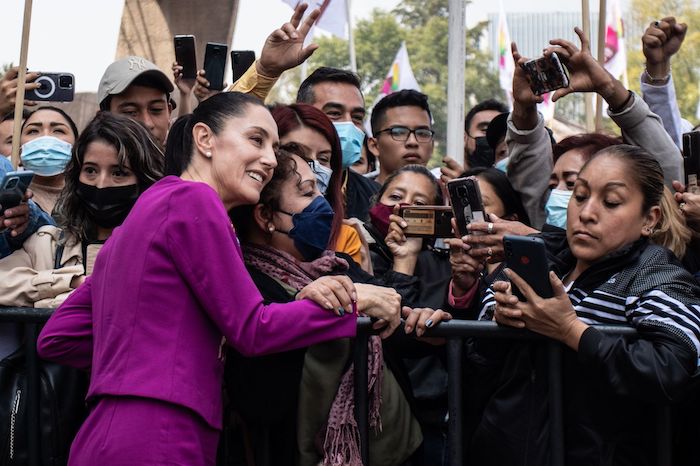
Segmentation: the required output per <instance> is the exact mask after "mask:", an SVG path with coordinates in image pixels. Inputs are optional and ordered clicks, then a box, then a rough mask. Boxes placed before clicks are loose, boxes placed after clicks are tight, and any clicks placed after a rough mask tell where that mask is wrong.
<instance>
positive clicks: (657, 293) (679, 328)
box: [627, 289, 700, 366]
mask: <svg viewBox="0 0 700 466" xmlns="http://www.w3.org/2000/svg"><path fill="white" fill-rule="evenodd" d="M627 309H628V311H627V313H628V316H629V318H630V319H631V321H632V324H633V325H634V326H635V327H638V328H643V327H644V326H646V325H649V326H654V327H656V328H665V329H666V330H668V331H669V332H670V333H672V334H674V335H676V336H677V337H678V338H679V340H680V341H682V342H684V343H685V344H686V345H688V346H689V347H690V348H692V349H693V350H694V351H695V353H696V355H698V366H700V305H698V304H694V303H688V304H686V303H684V302H681V301H680V300H679V299H676V298H673V297H671V296H669V295H668V294H667V293H666V292H664V291H662V290H659V289H655V290H651V291H648V292H647V293H645V294H643V295H642V296H640V297H639V298H636V297H629V298H628V299H627Z"/></svg>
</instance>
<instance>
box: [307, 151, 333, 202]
mask: <svg viewBox="0 0 700 466" xmlns="http://www.w3.org/2000/svg"><path fill="white" fill-rule="evenodd" d="M311 170H313V172H314V175H315V176H316V187H317V188H318V190H319V191H321V194H323V195H324V196H325V195H326V191H328V184H329V183H330V182H331V175H333V170H331V169H330V168H328V167H324V166H323V165H321V164H320V163H319V161H318V160H312V161H311Z"/></svg>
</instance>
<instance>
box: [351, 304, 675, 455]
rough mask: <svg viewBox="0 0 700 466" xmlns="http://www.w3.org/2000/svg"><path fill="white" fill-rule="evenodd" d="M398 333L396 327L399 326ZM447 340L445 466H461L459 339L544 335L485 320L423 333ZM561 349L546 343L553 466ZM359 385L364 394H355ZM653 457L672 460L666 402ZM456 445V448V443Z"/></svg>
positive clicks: (559, 441) (361, 328) (623, 330)
mask: <svg viewBox="0 0 700 466" xmlns="http://www.w3.org/2000/svg"><path fill="white" fill-rule="evenodd" d="M595 327H596V329H598V330H599V331H601V332H603V333H610V334H615V335H627V336H630V335H635V334H636V333H637V331H636V330H635V329H634V328H632V327H628V326H623V325H596V326H595ZM398 331H400V329H399V330H398ZM369 332H371V322H370V320H369V318H366V317H361V318H360V319H358V332H357V333H358V339H359V338H360V335H361V334H362V335H363V338H366V336H364V335H367V334H368V333H369ZM428 335H429V336H431V337H443V338H447V339H448V341H447V374H448V380H449V382H448V389H447V390H448V392H447V393H448V413H449V420H448V439H449V447H450V452H449V464H450V466H463V464H464V457H463V455H464V452H463V443H464V442H463V438H462V416H461V414H462V393H463V391H462V352H463V344H464V339H466V338H472V337H476V338H495V339H517V340H540V341H541V340H546V337H544V336H542V335H538V334H536V333H534V332H531V331H529V330H524V329H516V328H512V327H502V326H499V325H498V324H496V323H495V322H490V321H473V320H452V321H449V322H442V323H441V324H440V325H439V326H437V327H435V328H432V329H430V330H428V331H427V332H426V336H428ZM362 347H363V345H356V347H355V352H356V356H355V358H356V359H355V361H356V366H355V368H356V370H355V377H356V378H362V379H363V380H364V384H361V383H358V382H357V381H356V383H355V394H356V397H357V398H356V400H358V402H357V403H356V408H357V410H358V416H357V423H358V427H359V430H360V441H361V442H365V441H366V440H365V439H367V438H368V436H367V434H365V435H364V436H363V434H362V433H363V432H368V430H367V429H368V425H367V411H366V410H367V403H366V397H367V393H366V392H367V382H366V380H367V373H366V369H365V371H364V373H360V369H359V366H358V365H357V361H358V358H359V357H360V356H358V354H359V353H360V352H361V351H362ZM366 347H367V345H366V344H365V345H364V348H365V350H364V352H363V353H364V358H365V359H366V358H367V355H366V353H367V350H366ZM562 352H563V348H562V346H561V344H560V343H558V342H556V341H550V342H549V344H548V365H549V409H550V413H551V414H550V424H551V429H550V443H551V445H550V452H551V455H552V461H551V463H552V465H553V466H558V465H563V464H564V452H565V444H564V414H563V412H564V411H563V407H564V400H565V398H564V393H563V385H562V354H563V353H562ZM362 387H364V392H365V393H364V394H362V393H361V392H360V390H362ZM363 398H364V399H365V402H364V404H363V405H362V409H364V410H365V411H363V412H362V414H360V412H359V410H360V409H361V405H360V403H359V400H360V399H363ZM657 415H658V422H657V425H658V433H657V438H658V448H657V450H658V455H657V456H658V458H657V463H658V464H659V466H670V465H671V464H672V463H671V434H672V432H671V411H670V407H668V406H661V407H659V410H658V414H657ZM456 446H457V447H456ZM361 448H362V451H363V452H365V451H366V447H365V445H361ZM366 458H367V457H365V456H363V462H364V463H363V464H364V465H365V466H368V465H369V462H368V460H367V459H366Z"/></svg>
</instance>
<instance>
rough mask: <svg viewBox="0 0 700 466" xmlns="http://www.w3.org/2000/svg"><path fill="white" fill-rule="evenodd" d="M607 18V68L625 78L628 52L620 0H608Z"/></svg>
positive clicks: (613, 73) (616, 75) (617, 75)
mask: <svg viewBox="0 0 700 466" xmlns="http://www.w3.org/2000/svg"><path fill="white" fill-rule="evenodd" d="M605 18H606V21H605V23H606V24H605V69H606V70H608V72H610V74H611V75H613V76H614V77H615V78H618V79H619V78H620V77H623V78H624V77H626V75H627V52H626V50H625V28H624V24H623V22H622V10H621V8H620V2H619V0H608V2H607V8H606V11H605ZM623 84H624V83H623ZM625 85H626V84H625Z"/></svg>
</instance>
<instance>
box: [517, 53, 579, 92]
mask: <svg viewBox="0 0 700 466" xmlns="http://www.w3.org/2000/svg"><path fill="white" fill-rule="evenodd" d="M521 66H522V69H523V70H524V71H525V75H526V77H527V80H528V81H529V82H530V89H532V92H533V93H534V94H535V95H542V94H546V93H548V92H551V91H554V90H556V89H560V88H562V87H569V74H568V72H567V71H566V67H565V66H564V65H563V64H562V62H561V60H560V59H559V55H557V53H556V52H553V53H552V54H551V55H549V56H546V57H541V58H537V59H535V60H530V61H528V62H525V63H523V64H522V65H521Z"/></svg>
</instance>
